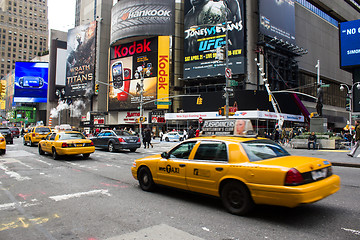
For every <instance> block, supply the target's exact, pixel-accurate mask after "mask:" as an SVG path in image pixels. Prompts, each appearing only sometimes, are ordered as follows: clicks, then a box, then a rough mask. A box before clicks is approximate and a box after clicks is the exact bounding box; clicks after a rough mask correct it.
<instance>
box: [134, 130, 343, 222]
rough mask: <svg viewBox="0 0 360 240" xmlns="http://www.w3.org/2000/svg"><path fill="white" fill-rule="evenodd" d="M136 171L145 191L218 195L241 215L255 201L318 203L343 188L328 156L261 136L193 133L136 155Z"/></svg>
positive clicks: (283, 204) (291, 205)
mask: <svg viewBox="0 0 360 240" xmlns="http://www.w3.org/2000/svg"><path fill="white" fill-rule="evenodd" d="M131 172H132V175H133V177H134V178H135V179H137V180H138V181H139V185H140V187H141V189H142V190H144V191H152V190H154V188H155V187H156V186H157V185H166V186H170V187H175V188H179V189H183V190H189V191H193V192H198V193H201V194H207V195H211V196H215V197H219V198H220V199H221V200H222V202H223V205H224V207H225V208H226V209H227V210H228V211H229V212H230V213H232V214H237V215H244V214H246V213H248V212H249V211H250V210H251V209H252V208H253V207H254V206H255V204H268V205H278V206H284V207H296V206H299V205H302V204H308V203H313V202H316V201H319V200H321V199H323V198H325V197H327V196H329V195H331V194H333V193H335V192H337V191H338V190H339V189H340V177H339V176H337V175H335V174H333V171H332V166H331V163H330V162H329V161H328V160H325V159H321V158H316V157H302V156H291V155H290V154H289V153H288V152H287V151H286V150H285V149H284V148H283V147H281V146H280V145H278V144H277V143H275V142H273V141H271V140H267V139H264V138H257V137H247V138H243V137H225V136H224V137H220V136H219V137H217V136H212V137H199V138H192V139H189V140H186V141H184V142H182V143H179V144H178V145H177V146H175V147H173V148H172V149H171V150H170V151H168V152H163V153H162V154H161V155H160V154H158V155H152V156H148V157H144V158H141V159H137V160H135V161H134V163H133V165H132V168H131Z"/></svg>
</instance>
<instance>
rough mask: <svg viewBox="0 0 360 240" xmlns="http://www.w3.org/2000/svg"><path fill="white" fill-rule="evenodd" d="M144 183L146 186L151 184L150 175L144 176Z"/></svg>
mask: <svg viewBox="0 0 360 240" xmlns="http://www.w3.org/2000/svg"><path fill="white" fill-rule="evenodd" d="M143 182H144V184H145V185H146V184H148V183H149V176H148V175H146V174H145V175H144V176H143Z"/></svg>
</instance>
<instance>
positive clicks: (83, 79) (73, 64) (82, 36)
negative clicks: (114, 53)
mask: <svg viewBox="0 0 360 240" xmlns="http://www.w3.org/2000/svg"><path fill="white" fill-rule="evenodd" d="M95 40H96V21H93V22H91V23H89V24H85V25H81V26H78V27H76V28H73V29H70V30H69V31H68V37H67V60H66V81H65V96H66V97H78V96H84V95H87V94H89V93H90V92H92V91H93V88H94V81H95V59H96V52H95Z"/></svg>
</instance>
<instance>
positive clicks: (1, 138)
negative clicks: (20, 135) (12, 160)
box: [0, 133, 6, 154]
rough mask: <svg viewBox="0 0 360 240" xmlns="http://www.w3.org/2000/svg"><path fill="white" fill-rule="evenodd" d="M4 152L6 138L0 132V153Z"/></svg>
mask: <svg viewBox="0 0 360 240" xmlns="http://www.w3.org/2000/svg"><path fill="white" fill-rule="evenodd" d="M5 153H6V139H5V137H4V136H3V135H2V134H1V133H0V154H5Z"/></svg>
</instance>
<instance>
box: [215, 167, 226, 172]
mask: <svg viewBox="0 0 360 240" xmlns="http://www.w3.org/2000/svg"><path fill="white" fill-rule="evenodd" d="M215 170H216V171H219V172H220V171H222V170H224V169H223V168H222V167H217V168H215Z"/></svg>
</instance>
